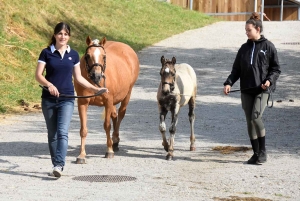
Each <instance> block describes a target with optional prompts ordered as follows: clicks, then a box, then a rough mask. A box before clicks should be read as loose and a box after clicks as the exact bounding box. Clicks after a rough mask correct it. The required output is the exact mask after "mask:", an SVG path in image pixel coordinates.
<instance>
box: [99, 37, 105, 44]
mask: <svg viewBox="0 0 300 201" xmlns="http://www.w3.org/2000/svg"><path fill="white" fill-rule="evenodd" d="M105 43H106V37H105V36H104V37H103V38H102V39H101V42H100V45H101V46H104V45H105Z"/></svg>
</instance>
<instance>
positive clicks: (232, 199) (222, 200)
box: [214, 196, 272, 201]
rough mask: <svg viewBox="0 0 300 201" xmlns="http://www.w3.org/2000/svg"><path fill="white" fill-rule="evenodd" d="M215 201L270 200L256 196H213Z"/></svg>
mask: <svg viewBox="0 0 300 201" xmlns="http://www.w3.org/2000/svg"><path fill="white" fill-rule="evenodd" d="M214 200H215V201H272V200H270V199H263V198H257V197H237V196H229V198H214Z"/></svg>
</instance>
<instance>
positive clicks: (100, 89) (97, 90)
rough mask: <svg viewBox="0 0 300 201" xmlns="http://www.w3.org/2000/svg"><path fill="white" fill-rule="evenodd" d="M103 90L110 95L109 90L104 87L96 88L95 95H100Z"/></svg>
mask: <svg viewBox="0 0 300 201" xmlns="http://www.w3.org/2000/svg"><path fill="white" fill-rule="evenodd" d="M102 90H105V92H106V93H109V91H108V89H107V88H104V87H101V88H95V89H94V93H95V94H96V93H98V92H99V91H102Z"/></svg>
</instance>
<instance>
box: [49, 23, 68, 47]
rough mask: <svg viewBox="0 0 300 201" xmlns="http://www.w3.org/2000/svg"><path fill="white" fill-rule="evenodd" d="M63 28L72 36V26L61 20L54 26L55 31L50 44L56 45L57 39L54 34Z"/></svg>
mask: <svg viewBox="0 0 300 201" xmlns="http://www.w3.org/2000/svg"><path fill="white" fill-rule="evenodd" d="M61 30H65V31H66V32H67V33H68V34H69V36H71V28H70V26H69V25H68V24H67V23H64V22H60V23H58V24H57V25H56V26H55V28H54V33H53V35H52V37H51V39H50V42H49V46H50V45H52V44H53V45H55V43H56V39H55V37H54V35H56V34H58V33H59V32H60V31H61Z"/></svg>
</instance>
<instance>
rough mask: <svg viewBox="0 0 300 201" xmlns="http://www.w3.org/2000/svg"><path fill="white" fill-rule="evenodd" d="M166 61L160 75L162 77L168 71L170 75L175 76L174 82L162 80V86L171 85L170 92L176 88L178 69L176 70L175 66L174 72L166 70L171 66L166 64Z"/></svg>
mask: <svg viewBox="0 0 300 201" xmlns="http://www.w3.org/2000/svg"><path fill="white" fill-rule="evenodd" d="M166 63H167V62H166ZM166 63H165V64H164V65H163V67H162V69H161V71H160V76H161V77H162V76H164V74H165V73H168V74H169V75H171V76H172V77H173V80H172V82H166V81H164V82H162V85H161V86H162V87H163V86H164V85H165V84H168V85H170V92H172V91H173V90H174V89H175V86H174V84H175V75H176V70H175V68H174V73H173V72H166V68H169V67H168V66H167V65H166Z"/></svg>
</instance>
